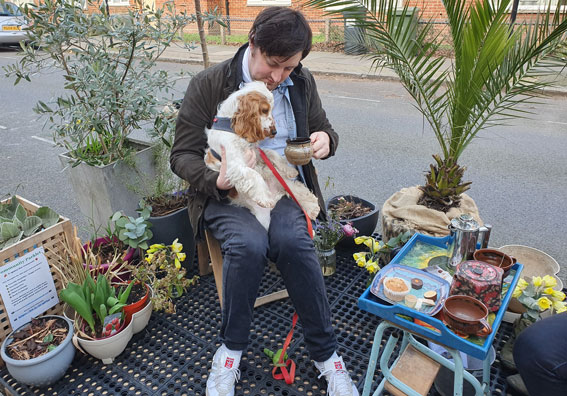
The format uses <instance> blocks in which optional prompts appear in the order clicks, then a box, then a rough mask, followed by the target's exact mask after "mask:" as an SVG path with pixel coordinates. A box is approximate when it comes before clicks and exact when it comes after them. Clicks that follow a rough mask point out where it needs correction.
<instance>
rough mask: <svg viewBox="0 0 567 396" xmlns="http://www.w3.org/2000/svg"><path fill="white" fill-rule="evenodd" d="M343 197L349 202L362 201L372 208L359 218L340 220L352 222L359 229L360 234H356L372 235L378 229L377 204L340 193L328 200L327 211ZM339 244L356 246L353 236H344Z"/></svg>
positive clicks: (350, 246)
mask: <svg viewBox="0 0 567 396" xmlns="http://www.w3.org/2000/svg"><path fill="white" fill-rule="evenodd" d="M341 197H344V198H345V199H346V200H347V201H349V202H355V203H362V205H363V206H366V207H369V208H370V209H371V212H370V213H368V214H366V215H364V216H360V217H357V218H354V219H349V220H341V221H340V222H341V224H347V223H352V226H353V227H354V228H356V229H357V230H358V234H356V236H363V235H366V236H370V235H372V233H373V232H374V230H375V229H376V224H378V213H379V210H378V209H376V205H374V204H373V203H371V202H368V201H366V200H364V199H362V198H358V197H355V196H353V195H339V196H336V197H333V198H331V199H329V200H328V201H327V204H326V207H327V212H328V211H329V206H330V205H335V204H337V202H338V201H339V198H341ZM338 246H341V247H344V248H354V247H356V244H355V243H354V238H353V237H344V238H343V239H342V240H341V241H340V242H339V243H338Z"/></svg>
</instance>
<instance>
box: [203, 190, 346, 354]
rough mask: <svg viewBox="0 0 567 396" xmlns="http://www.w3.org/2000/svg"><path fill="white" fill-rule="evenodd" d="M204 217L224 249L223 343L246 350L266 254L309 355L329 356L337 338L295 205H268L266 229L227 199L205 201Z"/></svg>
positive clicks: (317, 267) (286, 200) (286, 201)
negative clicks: (281, 283) (278, 276)
mask: <svg viewBox="0 0 567 396" xmlns="http://www.w3.org/2000/svg"><path fill="white" fill-rule="evenodd" d="M204 221H205V227H206V228H207V229H208V230H209V231H210V232H212V234H213V235H214V237H215V238H216V239H217V240H218V241H219V242H220V244H221V246H222V251H223V305H222V306H223V310H222V325H221V334H220V335H221V339H222V341H223V342H224V343H225V345H226V346H227V347H228V348H229V349H233V350H244V349H246V347H247V345H248V337H249V335H250V324H251V322H252V316H253V310H254V302H255V301H256V297H257V294H258V289H259V287H260V281H261V279H262V275H263V274H264V269H265V267H266V265H267V262H268V258H269V259H270V260H271V261H273V262H274V263H275V264H276V266H277V268H278V270H279V271H280V273H281V275H282V278H283V281H284V283H285V286H286V288H287V291H288V293H289V296H290V298H291V300H292V302H293V305H294V306H295V309H296V311H297V314H298V315H299V319H300V321H301V326H302V328H303V334H304V338H305V344H306V345H307V350H308V351H309V355H310V357H311V359H313V360H315V361H324V360H327V359H328V358H330V357H331V355H332V354H333V352H334V351H335V350H336V348H337V341H336V337H335V334H334V332H333V327H332V325H331V314H330V308H329V302H328V300H327V293H326V291H325V282H324V281H323V275H322V272H321V267H320V265H319V261H318V259H317V254H316V253H315V248H314V246H313V241H312V240H311V238H310V237H309V234H308V233H307V225H306V221H305V216H304V215H303V212H302V211H301V209H300V208H299V206H298V205H297V204H296V203H295V202H294V201H292V200H291V199H289V198H287V197H284V198H282V199H281V200H280V201H279V202H278V203H277V204H276V206H275V207H274V208H273V209H272V212H271V222H270V228H269V230H268V231H267V232H266V230H265V229H264V227H262V226H261V225H260V223H259V222H258V221H257V220H256V218H255V217H254V216H253V215H252V213H250V211H249V210H248V209H245V208H242V207H237V206H234V205H230V203H229V202H228V201H222V202H218V201H215V200H212V199H211V200H209V203H208V204H207V207H206V209H205V213H204ZM290 319H291V318H290Z"/></svg>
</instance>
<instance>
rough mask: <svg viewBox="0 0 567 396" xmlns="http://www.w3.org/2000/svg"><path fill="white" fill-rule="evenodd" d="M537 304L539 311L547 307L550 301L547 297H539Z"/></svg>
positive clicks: (549, 305)
mask: <svg viewBox="0 0 567 396" xmlns="http://www.w3.org/2000/svg"><path fill="white" fill-rule="evenodd" d="M537 305H538V306H539V309H540V310H541V311H545V310H546V309H549V307H551V305H552V303H551V300H550V299H549V298H547V297H540V298H539V300H537Z"/></svg>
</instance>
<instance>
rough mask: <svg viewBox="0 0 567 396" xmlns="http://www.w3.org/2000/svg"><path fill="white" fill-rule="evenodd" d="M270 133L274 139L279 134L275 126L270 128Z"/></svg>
mask: <svg viewBox="0 0 567 396" xmlns="http://www.w3.org/2000/svg"><path fill="white" fill-rule="evenodd" d="M270 133H271V134H272V137H274V136H276V134H277V133H278V131H277V130H276V126H275V125H274V124H272V125H271V126H270Z"/></svg>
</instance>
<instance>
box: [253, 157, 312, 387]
mask: <svg viewBox="0 0 567 396" xmlns="http://www.w3.org/2000/svg"><path fill="white" fill-rule="evenodd" d="M258 151H259V152H260V157H262V160H263V161H264V163H265V164H266V165H267V166H268V168H270V170H271V171H272V173H273V174H274V176H275V177H276V179H278V181H279V182H280V184H281V185H282V186H283V188H284V189H285V190H286V191H287V193H288V194H289V196H290V197H291V198H292V199H293V200H294V201H295V203H296V204H297V205H298V206H299V207H300V208H301V210H302V211H303V214H304V215H305V220H306V221H307V232H308V233H309V236H310V237H311V239H313V225H312V224H311V219H310V218H309V216H308V215H307V212H306V211H305V209H303V208H302V207H301V205H300V204H299V201H297V198H295V196H294V195H293V193H292V192H291V189H290V188H289V187H288V185H287V183H286V182H285V180H284V178H283V177H282V176H281V175H280V173H279V172H278V171H277V169H276V168H275V167H274V164H272V162H271V161H270V159H269V158H268V156H267V155H266V153H264V150H262V149H261V148H258ZM297 318H298V316H297V312H294V313H293V319H292V320H291V330H290V331H289V333H288V334H287V337H286V338H285V342H284V345H283V348H282V353H281V354H280V359H279V360H278V363H277V364H276V365H275V367H274V368H273V369H272V377H274V379H276V380H282V379H283V380H284V381H285V382H286V384H288V385H291V384H293V381H294V379H295V378H294V377H295V362H294V361H293V360H291V359H287V360H286V361H284V357H285V351H286V350H287V347H288V346H289V344H290V342H291V339H292V338H293V329H294V328H295V324H296V323H297ZM288 367H289V369H288ZM278 370H281V373H278Z"/></svg>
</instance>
